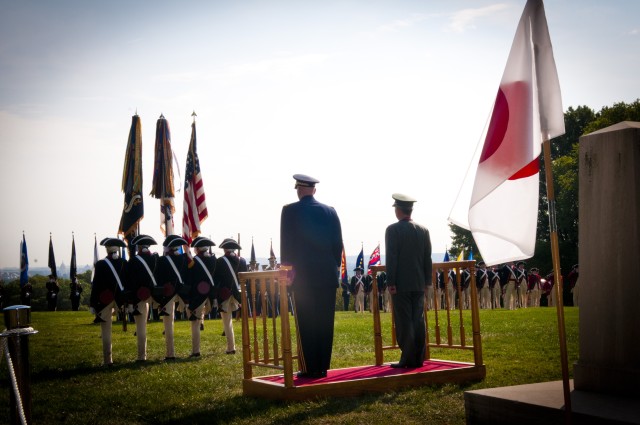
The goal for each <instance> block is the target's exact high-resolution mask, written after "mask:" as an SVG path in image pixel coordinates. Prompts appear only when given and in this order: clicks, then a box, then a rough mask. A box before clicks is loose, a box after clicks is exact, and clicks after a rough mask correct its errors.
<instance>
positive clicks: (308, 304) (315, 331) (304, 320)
mask: <svg viewBox="0 0 640 425" xmlns="http://www.w3.org/2000/svg"><path fill="white" fill-rule="evenodd" d="M293 178H294V180H295V181H296V184H295V189H296V192H297V196H298V202H294V203H292V204H288V205H285V206H284V207H283V208H282V214H281V217H280V249H281V256H280V258H281V262H282V264H283V265H285V266H292V267H293V279H292V282H291V288H292V292H293V298H294V301H295V311H296V314H297V319H298V320H297V323H298V331H299V338H300V345H301V347H302V353H300V354H301V355H302V362H301V364H302V370H301V371H300V372H299V373H298V376H299V377H308V378H319V377H323V376H326V375H327V370H329V366H330V364H331V350H332V346H333V322H334V316H335V302H336V288H337V287H338V274H339V269H340V263H341V260H342V227H341V225H340V219H339V218H338V214H337V213H336V211H335V209H334V208H333V207H330V206H328V205H325V204H322V203H320V202H318V201H317V200H316V199H315V197H314V194H315V193H316V187H315V186H316V184H317V183H319V181H318V180H317V179H315V178H313V177H309V176H306V175H304V174H295V175H294V176H293Z"/></svg>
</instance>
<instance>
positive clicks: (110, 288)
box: [90, 238, 126, 366]
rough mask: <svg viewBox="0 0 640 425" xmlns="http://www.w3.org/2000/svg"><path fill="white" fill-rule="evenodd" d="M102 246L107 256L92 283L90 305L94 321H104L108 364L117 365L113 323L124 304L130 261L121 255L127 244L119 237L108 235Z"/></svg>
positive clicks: (100, 262)
mask: <svg viewBox="0 0 640 425" xmlns="http://www.w3.org/2000/svg"><path fill="white" fill-rule="evenodd" d="M100 245H102V246H104V247H105V249H106V250H107V256H106V257H105V258H103V259H102V260H100V261H98V262H97V263H96V265H95V273H94V276H93V281H92V282H91V297H90V306H91V308H92V310H93V312H94V313H95V315H96V318H95V320H94V323H100V330H101V332H102V356H103V362H104V365H105V366H110V365H112V364H113V359H112V356H111V324H112V315H113V310H114V308H118V307H119V306H121V305H122V304H123V303H124V289H125V285H126V280H125V277H126V275H125V267H126V261H125V260H123V259H122V258H120V249H121V248H123V247H125V243H124V242H123V241H121V240H120V239H118V238H104V239H103V240H102V241H100Z"/></svg>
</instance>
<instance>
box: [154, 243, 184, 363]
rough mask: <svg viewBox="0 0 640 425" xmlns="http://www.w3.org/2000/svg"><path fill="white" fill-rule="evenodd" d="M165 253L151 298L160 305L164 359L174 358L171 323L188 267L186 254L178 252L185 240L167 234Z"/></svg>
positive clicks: (157, 272)
mask: <svg viewBox="0 0 640 425" xmlns="http://www.w3.org/2000/svg"><path fill="white" fill-rule="evenodd" d="M162 245H163V246H164V247H165V250H166V251H165V255H163V256H162V257H160V259H159V260H158V266H157V267H156V272H155V273H154V275H155V279H156V283H157V284H158V286H157V287H156V288H155V289H154V291H153V299H154V301H155V302H157V303H158V304H159V305H160V307H159V308H160V316H161V317H162V321H163V323H164V338H165V345H166V352H165V360H175V358H176V354H175V346H174V342H173V323H174V309H175V303H176V300H177V299H178V294H179V293H182V294H184V293H185V281H186V273H187V267H188V258H187V255H186V254H180V251H179V250H180V247H181V246H188V245H189V244H188V243H187V241H186V240H184V239H183V238H181V237H180V236H178V235H169V236H167V238H166V239H165V240H164V242H163V244H162Z"/></svg>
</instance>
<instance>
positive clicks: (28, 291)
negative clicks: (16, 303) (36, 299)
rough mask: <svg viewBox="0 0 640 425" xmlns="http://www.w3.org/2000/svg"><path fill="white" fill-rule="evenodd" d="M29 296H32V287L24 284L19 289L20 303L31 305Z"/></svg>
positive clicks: (29, 284) (28, 283)
mask: <svg viewBox="0 0 640 425" xmlns="http://www.w3.org/2000/svg"><path fill="white" fill-rule="evenodd" d="M31 295H33V286H32V285H31V283H30V282H27V283H25V284H24V285H22V286H21V287H20V302H21V303H22V304H23V305H28V306H30V305H31Z"/></svg>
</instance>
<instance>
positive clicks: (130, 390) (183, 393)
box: [0, 307, 578, 425]
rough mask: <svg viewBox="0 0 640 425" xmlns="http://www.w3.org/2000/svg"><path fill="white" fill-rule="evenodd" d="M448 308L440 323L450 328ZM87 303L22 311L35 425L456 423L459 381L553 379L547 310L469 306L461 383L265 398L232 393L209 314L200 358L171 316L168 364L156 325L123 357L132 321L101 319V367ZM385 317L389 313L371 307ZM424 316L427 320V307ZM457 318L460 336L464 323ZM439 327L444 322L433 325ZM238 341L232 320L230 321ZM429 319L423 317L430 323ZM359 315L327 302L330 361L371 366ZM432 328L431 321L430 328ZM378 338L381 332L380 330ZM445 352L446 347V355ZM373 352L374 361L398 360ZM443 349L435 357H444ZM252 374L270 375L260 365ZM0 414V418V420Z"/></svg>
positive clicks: (232, 370)
mask: <svg viewBox="0 0 640 425" xmlns="http://www.w3.org/2000/svg"><path fill="white" fill-rule="evenodd" d="M456 318H457V316H453V317H452V325H453V326H454V327H456V326H458V322H457V320H456ZM92 319H93V317H92V316H91V315H89V314H88V313H87V312H69V311H59V312H33V313H32V326H33V327H34V328H35V329H36V330H37V331H38V334H36V335H33V336H31V337H29V344H30V345H29V349H30V359H31V381H32V391H31V393H32V398H33V409H32V418H33V423H35V424H62V423H64V424H89V423H90V424H123V423H127V424H154V425H158V424H211V423H229V424H286V425H293V424H297V423H307V424H329V423H344V424H369V425H370V424H388V423H390V422H393V423H394V424H412V423H430V424H463V423H465V419H464V395H463V392H464V391H466V390H473V389H480V388H490V387H499V386H507V385H517V384H526V383H534V382H543V381H550V380H559V379H561V376H562V374H561V369H560V355H559V353H560V350H559V345H558V332H557V325H556V310H555V308H544V307H542V308H537V309H531V308H530V309H524V310H516V311H505V310H496V311H486V310H483V311H481V314H480V319H481V332H482V341H483V346H482V348H483V359H484V363H485V364H486V367H487V377H486V378H485V379H484V380H483V381H481V382H475V383H470V384H467V385H443V386H424V387H419V388H413V389H406V390H401V391H393V392H389V393H385V394H374V395H365V396H360V397H355V398H333V399H332V398H328V399H321V400H315V401H306V402H274V401H268V400H263V399H255V398H248V397H243V396H242V375H243V372H242V355H241V350H239V352H238V354H236V355H235V356H232V355H225V353H224V351H225V347H226V343H225V338H224V337H222V336H221V333H222V323H221V322H220V320H214V321H212V320H208V321H206V322H205V330H204V332H203V333H202V349H201V352H202V354H203V356H202V357H201V358H199V359H197V360H192V359H189V358H188V355H189V354H190V350H191V336H190V328H189V322H187V321H178V322H176V325H175V333H176V336H175V341H176V355H177V356H178V360H177V361H176V362H175V363H170V364H167V363H165V362H163V361H162V359H163V358H164V340H163V336H162V324H161V323H160V322H151V323H150V324H149V328H148V357H149V359H150V360H149V361H148V362H147V363H145V364H143V365H139V364H138V363H135V362H134V360H135V358H136V338H135V337H134V336H133V331H134V330H135V327H134V326H133V325H132V324H130V325H129V331H128V332H127V333H124V332H122V328H121V326H120V324H119V323H114V327H113V360H114V363H115V366H114V367H112V368H104V367H102V366H101V362H102V353H101V340H100V328H99V326H98V325H93V324H91V321H92ZM382 319H383V324H388V322H389V314H385V313H383V314H382ZM430 320H431V322H430V325H432V324H433V320H432V317H430ZM467 321H468V317H465V326H466V335H467V338H468V343H471V325H470V324H469V323H467ZM565 322H566V334H567V347H568V357H569V365H570V368H569V371H570V373H571V374H572V373H573V368H572V365H573V363H574V362H575V361H576V360H577V357H578V310H577V309H576V308H573V307H567V308H566V309H565ZM442 326H443V323H441V329H442V330H443V335H446V331H445V330H444V328H442ZM234 327H235V332H236V344H237V347H238V348H239V349H241V347H242V343H241V336H240V330H241V326H240V322H238V321H234ZM430 327H431V326H430ZM372 328H373V321H372V319H371V314H370V313H365V314H359V315H358V314H355V313H353V312H341V311H340V312H337V313H336V321H335V340H334V352H333V358H332V367H333V368H339V367H345V366H350V365H359V364H373V363H374V354H373V331H372ZM431 331H432V329H431ZM384 338H385V344H386V343H388V338H386V336H384ZM451 351H454V352H453V353H451ZM398 354H399V353H398V352H397V351H391V352H389V351H387V352H385V361H393V360H397V358H398ZM445 356H446V357H445ZM432 357H434V358H443V359H454V358H455V359H459V360H465V361H472V358H473V356H472V354H471V353H470V352H466V351H460V350H447V354H444V353H443V354H441V353H440V351H439V350H433V351H432ZM259 372H262V374H270V373H272V372H271V371H269V370H266V369H264V370H260V371H259ZM0 383H1V387H0V418H7V417H8V406H9V380H8V372H7V367H6V361H5V360H4V358H3V361H2V365H1V366H0ZM0 422H1V421H0Z"/></svg>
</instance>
